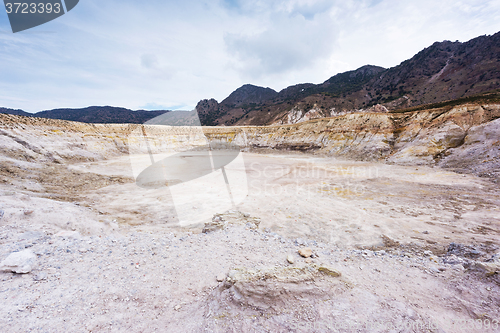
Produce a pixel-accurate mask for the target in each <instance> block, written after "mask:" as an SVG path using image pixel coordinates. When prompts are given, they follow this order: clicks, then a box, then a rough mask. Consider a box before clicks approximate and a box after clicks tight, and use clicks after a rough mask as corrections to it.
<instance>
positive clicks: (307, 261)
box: [305, 258, 313, 264]
mask: <svg viewBox="0 0 500 333" xmlns="http://www.w3.org/2000/svg"><path fill="white" fill-rule="evenodd" d="M305 262H306V264H310V263H312V262H313V261H312V259H311V258H307V259H306V260H305Z"/></svg>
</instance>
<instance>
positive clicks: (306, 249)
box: [299, 247, 312, 258]
mask: <svg viewBox="0 0 500 333" xmlns="http://www.w3.org/2000/svg"><path fill="white" fill-rule="evenodd" d="M299 254H300V255H301V256H302V257H304V258H309V257H310V256H311V254H312V250H311V248H309V247H303V248H301V249H300V250H299Z"/></svg>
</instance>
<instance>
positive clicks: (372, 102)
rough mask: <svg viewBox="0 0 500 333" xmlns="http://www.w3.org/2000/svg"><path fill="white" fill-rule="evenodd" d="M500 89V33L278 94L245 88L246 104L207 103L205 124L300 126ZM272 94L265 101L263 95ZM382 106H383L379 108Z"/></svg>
mask: <svg viewBox="0 0 500 333" xmlns="http://www.w3.org/2000/svg"><path fill="white" fill-rule="evenodd" d="M498 89H500V32H499V33H496V34H494V35H492V36H480V37H477V38H474V39H472V40H470V41H468V42H465V43H460V42H458V41H457V42H450V41H444V42H436V43H434V44H433V45H431V46H429V47H428V48H426V49H424V50H422V51H420V52H419V53H417V54H416V55H415V56H414V57H412V58H411V59H409V60H406V61H404V62H402V63H401V64H400V65H398V66H395V67H392V68H389V69H384V68H382V67H377V66H371V65H367V66H363V67H361V68H359V69H357V70H354V71H349V72H345V73H340V74H337V75H335V76H333V77H331V78H330V79H328V80H326V81H325V82H323V83H321V84H317V85H316V84H312V83H303V84H298V85H295V86H291V87H288V88H285V89H283V90H282V91H280V92H279V93H277V94H275V95H274V94H273V93H272V92H273V90H272V89H270V88H262V87H257V86H252V85H245V86H243V87H241V88H238V89H237V90H236V91H235V92H234V93H232V94H231V95H230V97H231V96H234V95H233V94H235V95H237V96H239V95H240V94H241V92H242V91H244V92H245V99H244V102H241V103H227V102H226V101H227V100H228V99H230V100H233V98H229V97H228V98H226V100H224V101H223V102H221V103H218V102H217V101H216V100H214V99H210V100H202V101H200V102H199V103H198V105H197V110H198V113H199V114H200V119H201V121H202V123H203V124H205V125H267V124H273V123H295V122H300V121H304V120H308V119H314V118H321V117H329V116H334V115H338V114H344V113H349V112H354V111H363V110H365V111H376V112H381V111H384V110H385V111H387V110H397V109H403V108H408V107H415V106H419V105H425V104H430V103H437V102H441V101H446V100H453V99H457V98H462V97H467V96H472V95H476V94H480V93H484V92H487V91H495V90H498ZM264 91H266V92H268V94H267V95H266V98H262V97H261V96H262V92H264ZM378 104H380V105H378Z"/></svg>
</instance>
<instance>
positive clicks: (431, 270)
mask: <svg viewBox="0 0 500 333" xmlns="http://www.w3.org/2000/svg"><path fill="white" fill-rule="evenodd" d="M429 271H430V272H432V273H441V272H440V271H439V269H437V268H436V267H431V268H429Z"/></svg>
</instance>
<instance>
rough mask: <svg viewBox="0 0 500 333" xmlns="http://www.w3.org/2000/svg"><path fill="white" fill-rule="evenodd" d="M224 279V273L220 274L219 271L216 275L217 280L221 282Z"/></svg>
mask: <svg viewBox="0 0 500 333" xmlns="http://www.w3.org/2000/svg"><path fill="white" fill-rule="evenodd" d="M225 279H226V275H225V274H222V273H221V274H219V275H217V281H218V282H222V281H224V280H225Z"/></svg>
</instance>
